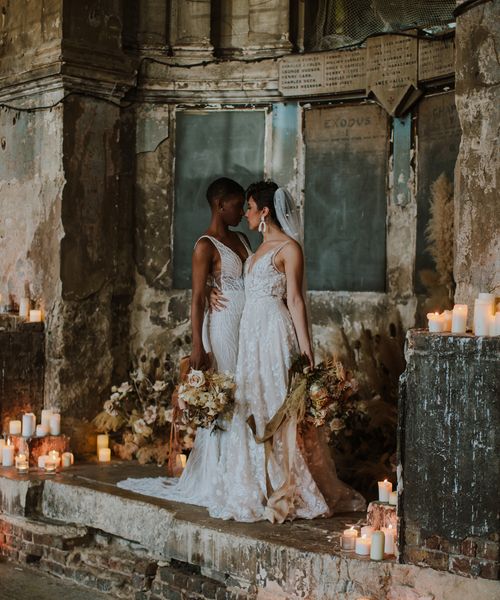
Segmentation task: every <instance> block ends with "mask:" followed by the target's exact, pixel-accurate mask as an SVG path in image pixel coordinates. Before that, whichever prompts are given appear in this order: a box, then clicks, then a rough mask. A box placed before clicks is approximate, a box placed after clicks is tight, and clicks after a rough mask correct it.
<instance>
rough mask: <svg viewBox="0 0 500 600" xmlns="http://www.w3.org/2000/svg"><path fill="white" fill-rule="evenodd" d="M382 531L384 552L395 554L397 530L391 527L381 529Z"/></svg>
mask: <svg viewBox="0 0 500 600" xmlns="http://www.w3.org/2000/svg"><path fill="white" fill-rule="evenodd" d="M380 530H381V531H383V532H384V535H385V538H384V540H385V541H384V552H385V553H386V554H394V536H395V534H396V530H395V529H394V528H393V527H392V525H389V527H381V528H380Z"/></svg>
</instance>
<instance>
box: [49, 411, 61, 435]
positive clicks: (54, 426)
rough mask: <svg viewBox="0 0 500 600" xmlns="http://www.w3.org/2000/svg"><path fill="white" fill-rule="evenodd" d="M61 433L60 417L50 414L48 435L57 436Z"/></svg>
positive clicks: (57, 414)
mask: <svg viewBox="0 0 500 600" xmlns="http://www.w3.org/2000/svg"><path fill="white" fill-rule="evenodd" d="M60 433H61V415H60V414H59V413H52V414H51V415H50V435H59V434H60Z"/></svg>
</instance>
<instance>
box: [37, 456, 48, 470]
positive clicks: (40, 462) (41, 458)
mask: <svg viewBox="0 0 500 600" xmlns="http://www.w3.org/2000/svg"><path fill="white" fill-rule="evenodd" d="M48 458H49V457H48V455H47V454H42V456H39V457H38V468H39V469H45V461H46V460H47V459H48Z"/></svg>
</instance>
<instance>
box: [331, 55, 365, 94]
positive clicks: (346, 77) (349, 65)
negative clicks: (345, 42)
mask: <svg viewBox="0 0 500 600" xmlns="http://www.w3.org/2000/svg"><path fill="white" fill-rule="evenodd" d="M365 69H366V48H359V49H357V50H344V51H342V52H329V53H328V54H325V91H327V92H333V93H337V92H346V91H350V90H363V89H364V88H365V82H366V74H365Z"/></svg>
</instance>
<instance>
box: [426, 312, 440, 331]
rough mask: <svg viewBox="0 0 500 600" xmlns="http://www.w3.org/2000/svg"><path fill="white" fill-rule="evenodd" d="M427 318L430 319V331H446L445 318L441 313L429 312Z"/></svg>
mask: <svg viewBox="0 0 500 600" xmlns="http://www.w3.org/2000/svg"><path fill="white" fill-rule="evenodd" d="M427 319H428V320H429V331H430V333H442V332H443V331H444V319H443V316H442V315H440V314H439V313H437V312H435V313H427Z"/></svg>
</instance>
